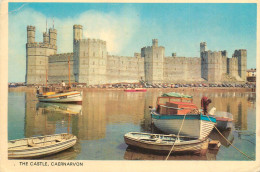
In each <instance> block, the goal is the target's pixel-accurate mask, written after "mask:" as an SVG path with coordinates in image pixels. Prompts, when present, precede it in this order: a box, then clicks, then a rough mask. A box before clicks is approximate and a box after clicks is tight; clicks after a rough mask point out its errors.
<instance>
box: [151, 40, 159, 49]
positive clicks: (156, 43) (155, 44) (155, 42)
mask: <svg viewBox="0 0 260 172" xmlns="http://www.w3.org/2000/svg"><path fill="white" fill-rule="evenodd" d="M152 42H153V46H154V47H158V39H153V40H152Z"/></svg>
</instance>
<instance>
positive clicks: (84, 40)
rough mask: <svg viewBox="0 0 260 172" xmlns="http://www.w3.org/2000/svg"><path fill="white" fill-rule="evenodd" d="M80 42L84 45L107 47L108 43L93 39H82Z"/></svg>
mask: <svg viewBox="0 0 260 172" xmlns="http://www.w3.org/2000/svg"><path fill="white" fill-rule="evenodd" d="M79 42H82V43H89V44H91V43H96V44H102V45H106V41H103V40H101V39H91V38H88V39H81V40H79Z"/></svg>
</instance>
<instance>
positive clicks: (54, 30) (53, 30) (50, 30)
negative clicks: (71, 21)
mask: <svg viewBox="0 0 260 172" xmlns="http://www.w3.org/2000/svg"><path fill="white" fill-rule="evenodd" d="M49 32H50V33H53V32H54V33H57V30H56V29H53V28H50V29H49Z"/></svg>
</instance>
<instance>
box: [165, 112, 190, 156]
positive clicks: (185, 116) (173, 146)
mask: <svg viewBox="0 0 260 172" xmlns="http://www.w3.org/2000/svg"><path fill="white" fill-rule="evenodd" d="M185 117H186V114H185V115H184V117H183V120H182V123H181V127H180V130H179V132H178V134H177V138H176V140H175V142H174V143H173V145H172V148H171V150H170V152H169V154H168V155H167V157H166V159H165V160H168V158H169V156H170V154H171V153H172V150H173V148H174V146H175V143H176V141H177V140H179V135H180V132H181V129H182V126H183V124H184V120H185Z"/></svg>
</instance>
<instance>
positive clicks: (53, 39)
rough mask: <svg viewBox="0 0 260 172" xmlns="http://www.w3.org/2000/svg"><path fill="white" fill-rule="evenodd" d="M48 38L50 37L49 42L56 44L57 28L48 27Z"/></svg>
mask: <svg viewBox="0 0 260 172" xmlns="http://www.w3.org/2000/svg"><path fill="white" fill-rule="evenodd" d="M49 39H50V44H51V45H55V46H56V41H57V30H56V29H54V28H53V29H52V28H50V29H49Z"/></svg>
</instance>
